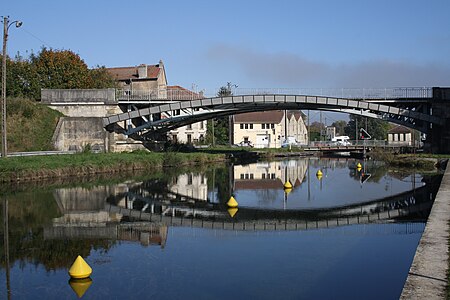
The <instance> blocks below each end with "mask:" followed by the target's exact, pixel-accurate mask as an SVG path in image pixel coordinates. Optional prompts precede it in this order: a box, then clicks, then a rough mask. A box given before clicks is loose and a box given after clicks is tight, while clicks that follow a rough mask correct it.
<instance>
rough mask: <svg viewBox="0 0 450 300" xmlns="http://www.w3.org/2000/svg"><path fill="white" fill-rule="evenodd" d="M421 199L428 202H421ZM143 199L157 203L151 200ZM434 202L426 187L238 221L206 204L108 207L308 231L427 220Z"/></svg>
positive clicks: (186, 221)
mask: <svg viewBox="0 0 450 300" xmlns="http://www.w3.org/2000/svg"><path fill="white" fill-rule="evenodd" d="M417 199H425V200H424V201H422V202H419V201H418V200H417ZM140 200H141V201H147V203H154V201H153V200H151V199H140ZM432 203H433V201H432V200H430V197H429V189H428V188H427V186H424V187H421V188H418V189H416V190H414V191H409V192H405V193H401V194H399V195H395V196H392V197H388V198H385V199H382V200H378V201H371V202H368V203H364V204H356V205H355V204H354V205H347V206H342V207H335V208H331V209H315V210H312V209H309V210H266V209H264V210H263V209H253V208H245V207H239V208H238V214H236V215H235V217H234V218H233V217H231V216H230V215H229V214H228V212H227V211H226V210H225V209H224V207H223V206H221V205H219V204H211V203H209V204H208V203H202V205H201V207H198V206H196V205H193V204H188V203H174V204H165V203H156V204H157V205H161V206H162V207H161V209H157V210H152V211H149V210H135V209H130V208H127V207H120V206H116V205H111V204H106V206H105V209H106V210H107V211H108V212H112V213H119V214H121V215H123V216H127V217H128V218H130V219H131V220H139V221H150V222H157V223H161V224H163V225H168V226H182V225H186V226H193V227H202V228H213V229H214V228H217V229H233V230H306V229H317V228H329V227H336V226H346V225H352V224H366V223H372V222H376V221H380V220H389V219H397V218H404V217H408V216H412V215H414V216H417V215H419V216H420V217H421V218H422V219H425V218H426V217H427V215H428V213H429V211H430V209H431V206H432ZM154 204H155V203H154Z"/></svg>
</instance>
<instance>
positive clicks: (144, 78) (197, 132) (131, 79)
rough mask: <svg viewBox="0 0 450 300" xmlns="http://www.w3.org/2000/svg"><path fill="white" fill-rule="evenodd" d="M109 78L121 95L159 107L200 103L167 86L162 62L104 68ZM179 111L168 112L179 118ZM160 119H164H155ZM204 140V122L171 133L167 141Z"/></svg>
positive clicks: (195, 96)
mask: <svg viewBox="0 0 450 300" xmlns="http://www.w3.org/2000/svg"><path fill="white" fill-rule="evenodd" d="M106 70H107V71H108V72H109V74H111V76H112V77H113V78H114V79H115V80H116V81H117V82H118V84H119V87H120V89H121V90H120V91H119V93H122V95H128V94H129V95H132V94H133V95H145V96H148V95H150V96H151V99H153V100H151V101H150V104H151V103H152V102H153V104H154V105H159V104H162V103H165V102H169V101H182V100H186V99H201V98H203V95H202V94H201V93H196V92H193V91H190V90H188V89H185V88H183V87H181V86H178V85H174V86H168V85H167V77H166V71H165V69H164V63H163V62H162V60H160V61H159V64H157V65H146V64H141V65H139V66H134V67H118V68H107V69H106ZM180 114H181V111H174V112H172V115H173V116H177V115H180ZM156 118H158V119H159V118H161V119H162V118H164V116H162V115H161V116H160V115H158V116H156ZM205 136H206V121H201V122H198V123H194V124H190V125H186V126H183V127H179V128H176V129H174V130H171V131H170V132H169V133H168V139H170V140H172V141H173V142H178V143H188V144H191V143H197V142H201V141H203V139H204V138H205Z"/></svg>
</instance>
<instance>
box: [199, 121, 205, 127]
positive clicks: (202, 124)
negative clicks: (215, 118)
mask: <svg viewBox="0 0 450 300" xmlns="http://www.w3.org/2000/svg"><path fill="white" fill-rule="evenodd" d="M200 129H205V124H204V123H203V121H201V122H200Z"/></svg>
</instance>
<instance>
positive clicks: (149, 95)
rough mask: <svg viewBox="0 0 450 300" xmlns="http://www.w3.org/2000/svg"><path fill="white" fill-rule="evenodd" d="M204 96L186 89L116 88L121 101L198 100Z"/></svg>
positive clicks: (117, 96)
mask: <svg viewBox="0 0 450 300" xmlns="http://www.w3.org/2000/svg"><path fill="white" fill-rule="evenodd" d="M202 98H204V96H203V94H202V93H201V92H200V93H196V92H192V91H189V90H185V89H171V88H162V89H161V88H160V89H147V90H124V89H117V90H116V99H117V100H119V101H129V102H132V101H151V100H177V101H182V100H197V99H202Z"/></svg>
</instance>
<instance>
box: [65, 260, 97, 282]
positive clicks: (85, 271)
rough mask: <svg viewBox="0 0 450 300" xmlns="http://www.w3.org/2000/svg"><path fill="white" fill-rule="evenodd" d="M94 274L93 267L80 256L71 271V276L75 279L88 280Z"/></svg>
mask: <svg viewBox="0 0 450 300" xmlns="http://www.w3.org/2000/svg"><path fill="white" fill-rule="evenodd" d="M91 274H92V269H91V267H90V266H89V265H88V264H87V262H86V261H85V260H84V259H83V258H82V257H81V256H79V255H78V257H77V258H76V259H75V261H74V262H73V264H72V266H71V267H70V269H69V275H70V277H72V278H75V279H81V278H88V277H89V276H91Z"/></svg>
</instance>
